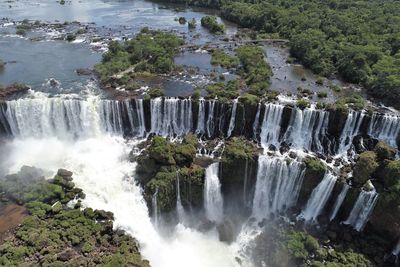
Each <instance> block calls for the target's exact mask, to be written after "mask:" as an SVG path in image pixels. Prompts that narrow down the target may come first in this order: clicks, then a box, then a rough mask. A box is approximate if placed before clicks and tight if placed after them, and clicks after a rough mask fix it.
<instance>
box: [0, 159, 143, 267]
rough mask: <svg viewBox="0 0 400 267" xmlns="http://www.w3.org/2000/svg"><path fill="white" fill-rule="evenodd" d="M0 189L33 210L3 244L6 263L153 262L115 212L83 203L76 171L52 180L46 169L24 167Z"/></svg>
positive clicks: (0, 248) (2, 258)
mask: <svg viewBox="0 0 400 267" xmlns="http://www.w3.org/2000/svg"><path fill="white" fill-rule="evenodd" d="M0 190H1V192H3V194H4V196H5V199H8V200H9V201H11V202H16V203H18V204H20V205H24V206H25V207H26V209H27V212H28V215H27V216H26V217H25V218H24V219H23V221H22V223H21V225H19V226H18V227H17V228H16V229H12V231H11V232H10V234H9V235H8V236H6V238H5V240H4V242H2V244H1V245H0V255H1V256H0V265H2V266H35V265H40V266H66V265H67V266H89V265H90V266H128V265H129V266H143V267H145V266H149V263H148V262H147V261H144V260H142V259H141V256H140V253H139V249H138V246H137V244H136V241H135V240H134V239H133V238H131V237H129V236H127V235H125V234H124V233H123V232H122V231H114V230H113V219H114V218H113V214H112V213H110V212H106V211H102V210H92V209H91V208H85V209H84V208H82V207H81V204H80V201H81V200H80V199H83V198H84V197H85V195H84V194H83V193H82V190H81V189H79V188H76V187H75V184H74V183H73V182H72V173H71V172H69V171H66V170H62V169H60V170H59V171H58V173H57V175H56V176H55V177H54V178H53V179H51V180H46V179H44V177H43V176H41V171H40V170H38V169H35V168H32V167H22V169H21V171H20V172H19V173H17V174H13V175H8V176H7V177H5V179H4V180H2V181H0ZM3 200H4V198H3ZM70 201H75V203H76V204H75V206H73V207H72V208H70V205H67V203H68V202H70ZM7 204H8V203H5V205H7ZM3 205H4V204H3Z"/></svg>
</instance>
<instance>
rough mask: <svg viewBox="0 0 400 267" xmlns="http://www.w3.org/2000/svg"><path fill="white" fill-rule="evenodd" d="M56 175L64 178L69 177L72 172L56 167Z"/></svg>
mask: <svg viewBox="0 0 400 267" xmlns="http://www.w3.org/2000/svg"><path fill="white" fill-rule="evenodd" d="M57 175H59V176H62V177H64V178H69V177H72V175H73V173H72V172H71V171H68V170H66V169H58V171H57Z"/></svg>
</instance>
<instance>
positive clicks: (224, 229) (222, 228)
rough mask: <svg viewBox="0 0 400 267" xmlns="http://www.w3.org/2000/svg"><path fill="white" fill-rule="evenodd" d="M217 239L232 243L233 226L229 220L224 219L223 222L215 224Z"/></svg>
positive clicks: (233, 236)
mask: <svg viewBox="0 0 400 267" xmlns="http://www.w3.org/2000/svg"><path fill="white" fill-rule="evenodd" d="M217 231H218V234H219V240H220V241H221V242H226V243H228V244H229V243H232V242H233V241H234V239H235V235H234V226H233V223H232V222H231V221H228V220H226V221H224V223H222V224H220V225H218V226H217Z"/></svg>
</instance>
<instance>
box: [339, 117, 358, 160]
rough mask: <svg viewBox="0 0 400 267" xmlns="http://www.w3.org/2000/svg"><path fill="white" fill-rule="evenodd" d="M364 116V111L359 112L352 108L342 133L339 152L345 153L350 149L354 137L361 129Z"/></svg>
mask: <svg viewBox="0 0 400 267" xmlns="http://www.w3.org/2000/svg"><path fill="white" fill-rule="evenodd" d="M363 118H364V113H363V112H357V111H354V110H350V111H349V114H348V115H347V119H346V123H345V125H344V128H343V130H342V134H341V136H340V140H339V149H338V154H339V155H340V154H343V153H345V152H346V151H347V150H349V149H350V147H351V145H352V142H353V138H354V136H356V135H357V134H358V132H359V130H360V126H361V123H362V121H363Z"/></svg>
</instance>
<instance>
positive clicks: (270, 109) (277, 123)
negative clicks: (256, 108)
mask: <svg viewBox="0 0 400 267" xmlns="http://www.w3.org/2000/svg"><path fill="white" fill-rule="evenodd" d="M282 113H283V106H282V105H278V104H266V105H265V113H264V119H263V122H262V125H261V133H260V140H261V145H262V146H263V147H264V148H268V146H269V145H275V146H278V145H279V134H280V130H281V121H282Z"/></svg>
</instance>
